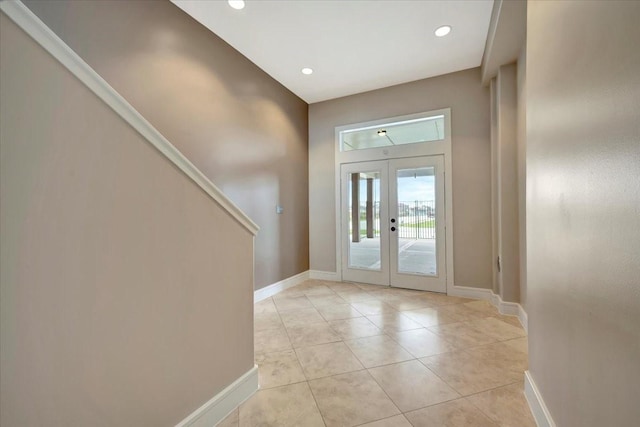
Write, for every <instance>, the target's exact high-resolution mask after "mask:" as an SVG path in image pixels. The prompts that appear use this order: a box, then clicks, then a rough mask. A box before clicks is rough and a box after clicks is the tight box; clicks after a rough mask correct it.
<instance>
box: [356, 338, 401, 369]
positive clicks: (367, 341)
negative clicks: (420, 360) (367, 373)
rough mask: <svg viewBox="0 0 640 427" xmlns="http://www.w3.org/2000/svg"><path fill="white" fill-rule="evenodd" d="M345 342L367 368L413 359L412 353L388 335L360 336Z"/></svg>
mask: <svg viewBox="0 0 640 427" xmlns="http://www.w3.org/2000/svg"><path fill="white" fill-rule="evenodd" d="M345 343H346V344H347V345H348V346H349V348H350V349H351V351H353V353H354V354H355V355H356V357H357V358H358V359H359V360H360V362H362V364H363V365H364V366H365V367H367V368H372V367H375V366H381V365H388V364H390V363H397V362H404V361H405V360H410V359H413V356H411V354H409V353H408V352H407V351H406V350H405V349H403V348H402V347H400V345H398V343H396V342H395V341H394V340H392V339H391V338H390V337H388V336H386V335H377V336H373V337H366V338H358V339H355V340H348V341H345Z"/></svg>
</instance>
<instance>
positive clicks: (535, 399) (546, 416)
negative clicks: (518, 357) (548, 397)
mask: <svg viewBox="0 0 640 427" xmlns="http://www.w3.org/2000/svg"><path fill="white" fill-rule="evenodd" d="M524 396H525V397H526V399H527V403H528V404H529V408H530V409H531V414H532V415H533V418H534V419H535V421H536V424H537V425H538V427H556V423H555V422H553V418H551V413H550V412H549V409H548V408H547V405H545V403H544V400H543V399H542V395H541V394H540V390H538V386H536V383H535V381H533V377H532V376H531V372H529V371H524Z"/></svg>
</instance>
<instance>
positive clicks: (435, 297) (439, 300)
mask: <svg viewBox="0 0 640 427" xmlns="http://www.w3.org/2000/svg"><path fill="white" fill-rule="evenodd" d="M424 298H426V299H427V300H428V301H429V302H430V303H431V304H433V305H435V306H445V305H452V304H461V303H463V302H468V301H471V300H469V299H466V298H458V297H450V296H447V295H445V294H439V293H435V292H426V293H425V294H424Z"/></svg>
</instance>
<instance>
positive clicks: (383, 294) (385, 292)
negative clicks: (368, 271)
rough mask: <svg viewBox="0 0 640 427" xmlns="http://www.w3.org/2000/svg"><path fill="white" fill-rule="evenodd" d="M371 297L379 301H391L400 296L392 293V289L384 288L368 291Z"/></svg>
mask: <svg viewBox="0 0 640 427" xmlns="http://www.w3.org/2000/svg"><path fill="white" fill-rule="evenodd" d="M368 292H369V294H370V295H371V296H373V297H374V298H375V299H377V300H379V301H391V300H394V299H397V298H398V297H399V296H400V294H398V293H396V292H394V289H393V288H389V287H384V288H380V289H375V290H373V291H368Z"/></svg>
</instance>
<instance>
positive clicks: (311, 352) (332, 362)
mask: <svg viewBox="0 0 640 427" xmlns="http://www.w3.org/2000/svg"><path fill="white" fill-rule="evenodd" d="M296 354H297V355H298V360H300V364H301V365H302V369H303V370H304V374H305V375H306V377H307V379H315V378H321V377H327V376H329V375H337V374H343V373H345V372H352V371H358V370H361V369H364V367H363V366H362V364H361V363H360V362H359V361H358V359H357V358H356V357H355V356H354V355H353V353H352V352H351V350H349V347H347V346H346V344H345V343H343V342H335V343H329V344H320V345H315V346H311V347H301V348H297V349H296Z"/></svg>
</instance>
